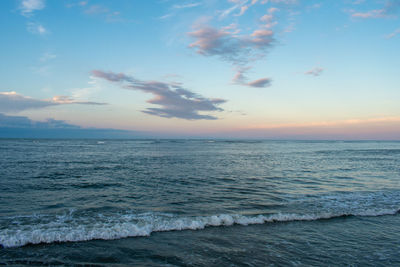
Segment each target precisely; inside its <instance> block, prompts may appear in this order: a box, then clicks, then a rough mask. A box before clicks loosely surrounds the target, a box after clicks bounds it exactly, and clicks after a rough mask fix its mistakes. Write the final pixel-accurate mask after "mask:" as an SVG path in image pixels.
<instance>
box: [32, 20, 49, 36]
mask: <svg viewBox="0 0 400 267" xmlns="http://www.w3.org/2000/svg"><path fill="white" fill-rule="evenodd" d="M28 31H29V32H30V33H33V34H39V35H45V34H47V33H49V31H48V30H47V29H46V28H45V27H44V26H43V25H42V24H39V23H35V22H29V23H28Z"/></svg>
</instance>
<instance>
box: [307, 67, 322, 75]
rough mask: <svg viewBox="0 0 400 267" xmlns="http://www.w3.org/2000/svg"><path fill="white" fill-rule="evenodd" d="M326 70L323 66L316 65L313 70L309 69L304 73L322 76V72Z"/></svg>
mask: <svg viewBox="0 0 400 267" xmlns="http://www.w3.org/2000/svg"><path fill="white" fill-rule="evenodd" d="M323 71H324V69H323V68H321V67H315V68H313V69H311V70H308V71H306V72H304V74H306V75H312V76H320V75H321V74H322V72H323Z"/></svg>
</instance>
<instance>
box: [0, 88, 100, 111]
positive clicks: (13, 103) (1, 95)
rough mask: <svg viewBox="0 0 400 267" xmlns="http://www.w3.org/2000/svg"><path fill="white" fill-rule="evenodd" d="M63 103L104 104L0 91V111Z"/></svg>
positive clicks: (44, 106)
mask: <svg viewBox="0 0 400 267" xmlns="http://www.w3.org/2000/svg"><path fill="white" fill-rule="evenodd" d="M63 104H82V105H105V103H98V102H81V101H76V100H74V99H72V98H70V97H68V96H55V97H53V98H52V99H35V98H32V97H29V96H24V95H21V94H18V93H16V92H13V91H11V92H0V112H6V113H7V112H20V111H23V110H30V109H41V108H46V107H50V106H56V105H63Z"/></svg>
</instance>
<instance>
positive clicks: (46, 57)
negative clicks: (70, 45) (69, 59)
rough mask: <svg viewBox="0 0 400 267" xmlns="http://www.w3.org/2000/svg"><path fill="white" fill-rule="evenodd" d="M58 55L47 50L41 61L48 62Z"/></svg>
mask: <svg viewBox="0 0 400 267" xmlns="http://www.w3.org/2000/svg"><path fill="white" fill-rule="evenodd" d="M56 57H57V55H55V54H53V53H49V52H46V53H44V54H43V55H42V56H41V57H40V61H41V62H47V61H50V60H52V59H55V58H56Z"/></svg>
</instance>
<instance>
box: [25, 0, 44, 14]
mask: <svg viewBox="0 0 400 267" xmlns="http://www.w3.org/2000/svg"><path fill="white" fill-rule="evenodd" d="M44 7H45V2H44V0H22V1H21V4H20V9H21V13H22V15H24V16H29V15H31V14H32V13H33V12H34V11H36V10H41V9H43V8H44Z"/></svg>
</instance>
